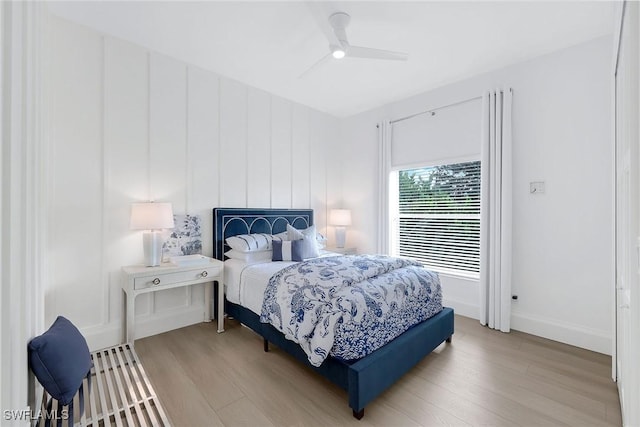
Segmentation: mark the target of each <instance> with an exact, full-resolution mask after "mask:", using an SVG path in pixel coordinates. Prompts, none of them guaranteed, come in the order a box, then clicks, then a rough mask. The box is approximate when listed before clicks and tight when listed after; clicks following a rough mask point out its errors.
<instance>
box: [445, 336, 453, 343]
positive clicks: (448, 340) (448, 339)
mask: <svg viewBox="0 0 640 427" xmlns="http://www.w3.org/2000/svg"><path fill="white" fill-rule="evenodd" d="M451 338H453V335H449V338H447V340H446V341H447V342H448V343H451Z"/></svg>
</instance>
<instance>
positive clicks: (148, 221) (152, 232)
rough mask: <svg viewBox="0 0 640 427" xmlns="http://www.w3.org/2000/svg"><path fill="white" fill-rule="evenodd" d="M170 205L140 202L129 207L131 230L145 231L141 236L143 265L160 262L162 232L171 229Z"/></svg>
mask: <svg viewBox="0 0 640 427" xmlns="http://www.w3.org/2000/svg"><path fill="white" fill-rule="evenodd" d="M173 227H174V224H173V210H172V209H171V203H156V202H142V203H133V204H132V205H131V229H133V230H146V231H145V232H144V234H143V235H142V245H143V248H144V265H146V266H148V267H155V266H156V265H160V263H161V262H162V243H163V239H162V230H163V229H167V228H173Z"/></svg>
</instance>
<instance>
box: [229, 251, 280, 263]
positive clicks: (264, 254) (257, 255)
mask: <svg viewBox="0 0 640 427" xmlns="http://www.w3.org/2000/svg"><path fill="white" fill-rule="evenodd" d="M224 254H225V255H226V256H227V258H231V259H238V260H240V261H244V262H246V263H253V262H260V261H268V260H270V259H271V256H272V254H271V251H254V252H240V251H236V250H235V249H231V250H230V251H227V252H225V253H224Z"/></svg>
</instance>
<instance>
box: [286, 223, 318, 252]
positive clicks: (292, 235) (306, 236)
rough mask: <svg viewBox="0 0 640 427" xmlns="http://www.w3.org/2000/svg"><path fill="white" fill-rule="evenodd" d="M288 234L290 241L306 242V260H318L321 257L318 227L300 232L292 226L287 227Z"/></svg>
mask: <svg viewBox="0 0 640 427" xmlns="http://www.w3.org/2000/svg"><path fill="white" fill-rule="evenodd" d="M287 233H289V240H301V239H302V240H304V241H305V243H304V249H303V254H302V257H303V258H304V259H308V258H317V257H319V256H320V252H319V251H318V243H317V241H316V226H315V225H312V226H311V227H309V228H306V229H304V230H298V229H297V228H294V227H292V226H290V225H287Z"/></svg>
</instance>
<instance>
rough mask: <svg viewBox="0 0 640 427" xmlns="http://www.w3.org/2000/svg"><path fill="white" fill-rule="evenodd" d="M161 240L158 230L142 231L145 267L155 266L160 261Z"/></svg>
mask: <svg viewBox="0 0 640 427" xmlns="http://www.w3.org/2000/svg"><path fill="white" fill-rule="evenodd" d="M162 240H163V239H162V233H161V232H160V231H145V232H144V233H143V235H142V246H143V248H144V265H146V266H147V267H155V266H157V265H160V263H161V262H162Z"/></svg>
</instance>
